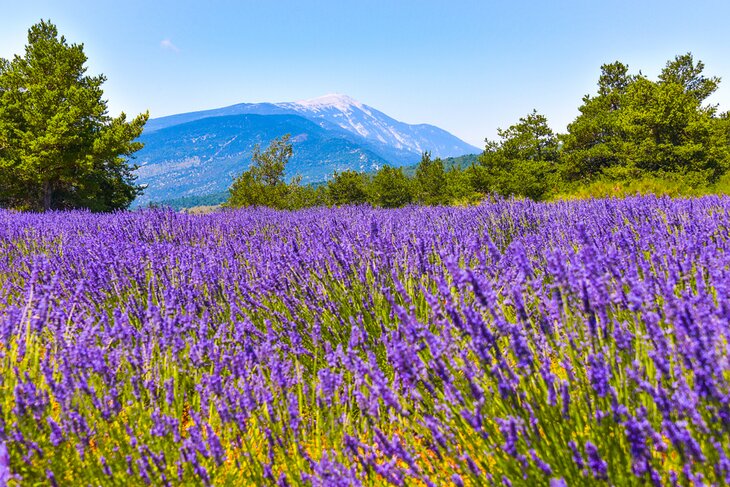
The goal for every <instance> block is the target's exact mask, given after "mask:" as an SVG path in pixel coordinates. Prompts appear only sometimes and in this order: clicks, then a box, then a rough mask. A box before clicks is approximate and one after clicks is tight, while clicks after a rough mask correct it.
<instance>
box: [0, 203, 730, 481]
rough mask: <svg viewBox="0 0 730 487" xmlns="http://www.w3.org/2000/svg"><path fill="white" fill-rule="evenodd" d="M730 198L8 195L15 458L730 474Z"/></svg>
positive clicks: (179, 477)
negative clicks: (137, 203) (132, 201)
mask: <svg viewBox="0 0 730 487" xmlns="http://www.w3.org/2000/svg"><path fill="white" fill-rule="evenodd" d="M729 209H730V199H727V198H719V197H706V198H701V199H688V200H672V199H668V198H654V197H642V198H630V199H626V200H593V201H580V202H577V201H576V202H559V203H551V204H537V203H532V202H526V201H513V200H510V201H503V200H499V201H495V202H491V203H484V204H482V205H480V206H477V207H469V208H424V207H409V208H403V209H398V210H376V209H371V208H366V207H350V208H340V209H312V210H306V211H300V212H294V213H289V212H276V211H271V210H264V209H260V210H248V211H235V212H222V213H215V214H211V215H204V216H193V215H185V214H177V213H173V212H168V211H143V212H136V213H119V214H114V215H98V214H91V213H81V212H71V213H50V214H45V215H33V214H22V213H11V212H0V303H2V304H0V360H1V361H2V372H3V373H2V382H1V383H0V389H1V390H2V394H1V395H0V408H1V409H0V479H8V480H9V482H10V483H11V484H12V483H18V484H26V483H28V484H32V483H33V482H40V483H50V484H52V485H53V484H55V485H68V484H70V483H73V484H77V483H78V484H83V485H86V484H94V485H97V484H101V485H110V484H111V485H113V484H119V485H133V484H139V485H178V484H200V485H228V484H235V483H238V484H278V485H300V484H304V485H382V484H383V483H385V482H388V483H391V484H394V485H406V484H407V485H411V484H414V483H416V484H425V485H444V484H452V485H535V484H538V485H539V484H550V485H583V484H586V483H596V484H599V485H600V484H602V483H603V484H606V485H619V484H620V485H634V484H636V485H642V484H654V485H672V484H674V485H723V484H726V483H730V460H728V457H727V455H728V454H730V451H729V449H730V440H729V439H728V438H730V434H729V433H730V406H729V404H730V386H729V385H728V381H730V363H729V362H728V359H729V358H730V346H729V345H728V344H729V343H730V340H729V338H730V321H729V318H730V302H728V289H729V286H730V255H728V247H729V246H730V243H729V242H728V241H729V238H730V235H729V232H730V230H729V227H730V225H729V223H730V217H729V216H728V210H729Z"/></svg>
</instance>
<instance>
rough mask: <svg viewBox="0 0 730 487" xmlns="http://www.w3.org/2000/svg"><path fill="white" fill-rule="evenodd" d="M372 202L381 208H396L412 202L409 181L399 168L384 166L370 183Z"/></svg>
mask: <svg viewBox="0 0 730 487" xmlns="http://www.w3.org/2000/svg"><path fill="white" fill-rule="evenodd" d="M371 198H372V202H373V203H374V204H376V205H378V206H382V207H383V208H398V207H400V206H405V205H407V204H408V203H410V202H411V201H412V200H413V195H412V193H411V181H410V180H409V179H408V177H407V176H406V175H405V174H403V170H402V169H401V168H397V169H396V168H394V167H391V166H389V165H387V164H386V165H385V166H383V167H382V168H380V170H379V171H378V172H377V173H375V176H373V181H372V193H371Z"/></svg>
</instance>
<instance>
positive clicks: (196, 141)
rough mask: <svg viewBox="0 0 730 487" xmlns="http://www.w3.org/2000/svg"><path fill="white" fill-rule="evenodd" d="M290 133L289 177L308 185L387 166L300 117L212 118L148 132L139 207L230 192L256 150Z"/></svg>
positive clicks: (140, 157)
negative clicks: (334, 174) (347, 171)
mask: <svg viewBox="0 0 730 487" xmlns="http://www.w3.org/2000/svg"><path fill="white" fill-rule="evenodd" d="M286 133H290V134H291V135H292V139H291V140H292V142H293V145H294V156H293V157H292V159H291V161H290V163H289V166H288V167H287V176H288V177H291V176H293V175H296V174H301V175H302V176H303V181H304V182H311V181H318V180H322V179H325V178H326V177H327V176H328V175H330V174H331V173H332V172H333V171H335V170H338V171H341V170H345V169H357V170H362V171H370V170H373V169H375V168H377V167H379V166H381V165H382V164H384V163H385V160H384V159H382V158H381V157H380V156H378V155H377V154H375V153H373V152H371V151H369V150H367V149H364V148H363V147H360V146H358V145H357V144H355V143H353V142H351V141H350V140H347V139H346V138H342V137H338V136H337V135H336V134H335V135H333V133H332V132H331V131H328V130H325V129H323V128H322V127H320V126H319V125H317V124H315V123H313V122H310V121H309V120H306V119H305V118H303V117H299V116H295V115H267V116H264V115H232V116H226V117H209V118H203V119H199V120H194V121H191V122H187V123H183V124H180V125H173V126H168V127H166V128H162V129H158V130H156V131H154V132H152V133H145V134H143V135H142V137H141V141H142V142H143V143H144V144H145V148H144V149H143V150H142V151H140V153H139V155H138V157H137V160H136V162H137V163H138V164H139V165H140V168H139V170H138V171H137V174H138V176H139V182H140V183H143V184H145V185H146V186H147V188H146V190H145V194H144V195H142V196H141V197H139V198H138V199H137V200H136V201H135V206H139V205H144V204H146V203H148V202H154V201H159V200H165V199H170V198H178V197H181V196H190V195H205V194H210V193H215V192H219V191H225V190H226V189H227V188H228V187H229V186H230V184H231V182H232V181H233V179H234V178H235V177H236V176H237V175H238V174H240V173H241V172H243V171H244V170H246V169H247V168H248V167H249V165H250V163H251V154H252V153H253V148H254V146H255V145H256V144H257V143H259V144H261V146H262V147H266V146H267V145H268V144H269V142H270V141H271V140H273V139H274V138H275V137H279V136H281V135H282V134H286Z"/></svg>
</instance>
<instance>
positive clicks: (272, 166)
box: [226, 134, 308, 209]
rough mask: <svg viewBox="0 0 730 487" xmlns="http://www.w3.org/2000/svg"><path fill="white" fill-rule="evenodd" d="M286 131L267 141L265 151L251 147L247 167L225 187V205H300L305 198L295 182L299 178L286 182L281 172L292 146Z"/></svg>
mask: <svg viewBox="0 0 730 487" xmlns="http://www.w3.org/2000/svg"><path fill="white" fill-rule="evenodd" d="M290 137H291V136H290V134H286V135H284V136H283V137H281V138H276V139H274V140H272V141H271V143H270V144H269V146H268V147H267V148H266V150H264V151H261V146H260V145H258V144H257V145H256V147H254V151H253V155H252V156H251V160H252V162H253V164H252V165H251V167H250V168H249V169H248V170H247V171H244V172H243V173H242V174H241V175H240V176H238V177H237V178H236V179H235V181H233V184H232V185H231V187H230V188H229V190H228V191H229V192H230V197H229V198H228V201H227V202H226V206H229V207H234V208H237V207H241V206H268V207H270V208H277V209H295V208H298V207H301V205H302V204H303V203H301V202H302V201H305V200H306V199H307V197H308V195H306V194H304V193H303V192H302V189H301V187H300V185H299V183H300V181H301V177H295V178H294V179H293V181H292V182H291V183H289V184H287V183H286V181H285V180H284V171H285V170H286V165H287V163H288V162H289V159H290V158H291V157H292V155H293V154H294V149H293V147H292V144H291V142H289V139H290Z"/></svg>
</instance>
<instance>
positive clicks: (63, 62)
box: [0, 21, 148, 211]
mask: <svg viewBox="0 0 730 487" xmlns="http://www.w3.org/2000/svg"><path fill="white" fill-rule="evenodd" d="M86 61H87V58H86V55H85V54H84V50H83V45H82V44H71V45H69V44H68V43H67V42H66V39H65V38H64V37H63V36H61V37H59V35H58V30H57V29H56V26H55V25H53V24H52V23H51V22H49V21H41V22H40V23H38V24H36V25H34V26H32V27H31V28H30V30H29V31H28V44H27V45H26V47H25V54H24V55H23V56H20V55H16V56H15V57H14V58H13V59H12V60H5V59H2V60H0V205H3V206H10V207H15V208H20V209H26V210H35V211H39V210H51V209H65V208H89V209H91V210H94V211H109V210H115V209H120V208H126V207H127V206H129V204H130V203H131V202H132V200H134V198H135V197H136V196H137V195H138V194H140V192H141V189H140V188H139V187H138V186H136V185H135V184H134V181H135V176H134V174H133V171H134V169H135V167H134V166H131V165H129V164H128V160H129V159H130V158H131V156H132V154H134V153H135V152H136V151H138V150H139V149H141V148H142V144H141V143H139V142H135V139H136V138H137V137H139V135H140V134H141V133H142V129H143V127H144V124H145V123H146V121H147V119H148V114H146V113H145V114H142V115H139V116H137V117H136V118H135V119H134V120H132V121H131V122H127V121H126V116H125V115H124V114H123V113H122V114H121V115H120V116H119V117H116V118H112V117H110V116H109V115H108V111H107V102H106V101H105V100H104V99H103V98H102V97H103V91H102V89H101V86H102V84H103V83H104V81H105V80H106V78H105V77H104V76H103V75H99V76H88V75H86V69H87V68H86V67H85V64H86Z"/></svg>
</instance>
